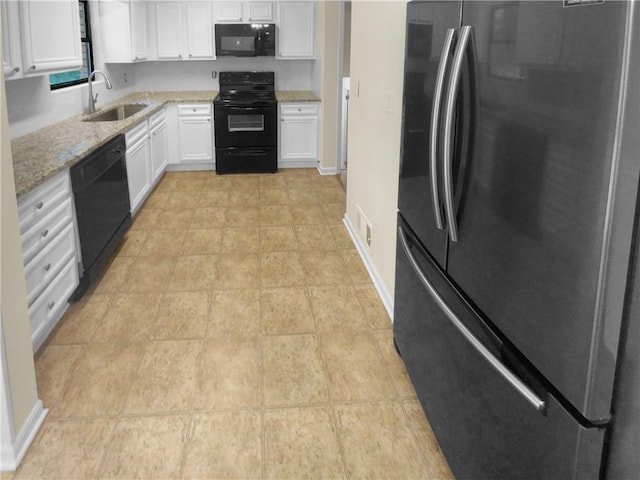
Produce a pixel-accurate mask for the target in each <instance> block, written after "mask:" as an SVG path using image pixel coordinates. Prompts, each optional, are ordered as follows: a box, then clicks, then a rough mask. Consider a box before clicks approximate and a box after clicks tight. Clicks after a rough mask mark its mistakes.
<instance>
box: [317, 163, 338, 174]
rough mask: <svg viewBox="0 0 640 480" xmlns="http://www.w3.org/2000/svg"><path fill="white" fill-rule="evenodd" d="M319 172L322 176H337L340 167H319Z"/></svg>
mask: <svg viewBox="0 0 640 480" xmlns="http://www.w3.org/2000/svg"><path fill="white" fill-rule="evenodd" d="M318 172H320V175H337V174H338V167H329V168H323V167H322V166H320V165H318Z"/></svg>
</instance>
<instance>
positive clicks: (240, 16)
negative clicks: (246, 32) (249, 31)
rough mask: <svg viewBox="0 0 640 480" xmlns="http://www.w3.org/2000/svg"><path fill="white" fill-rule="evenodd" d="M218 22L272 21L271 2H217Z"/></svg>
mask: <svg viewBox="0 0 640 480" xmlns="http://www.w3.org/2000/svg"><path fill="white" fill-rule="evenodd" d="M216 7H217V12H216V13H217V15H216V21H217V22H219V23H225V22H229V23H234V22H236V23H240V22H265V23H267V22H273V2H233V1H232V2H217V3H216Z"/></svg>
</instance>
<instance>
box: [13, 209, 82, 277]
mask: <svg viewBox="0 0 640 480" xmlns="http://www.w3.org/2000/svg"><path fill="white" fill-rule="evenodd" d="M72 222H73V204H72V202H71V197H67V198H66V199H65V200H64V201H63V202H62V203H61V204H60V205H58V206H57V207H55V208H54V209H53V211H51V213H49V214H48V215H47V216H46V217H44V218H42V219H40V221H39V222H36V223H35V224H34V225H33V226H32V227H31V228H29V229H28V230H27V231H26V232H24V233H23V234H22V259H23V262H24V264H25V265H26V264H27V262H29V260H31V259H32V258H33V257H34V256H35V255H36V254H37V253H38V252H39V251H40V250H42V249H43V248H44V247H45V246H47V245H48V244H49V242H50V241H51V240H52V239H53V238H55V236H56V235H58V233H60V232H61V231H62V230H63V229H64V228H65V227H66V226H67V224H69V223H72Z"/></svg>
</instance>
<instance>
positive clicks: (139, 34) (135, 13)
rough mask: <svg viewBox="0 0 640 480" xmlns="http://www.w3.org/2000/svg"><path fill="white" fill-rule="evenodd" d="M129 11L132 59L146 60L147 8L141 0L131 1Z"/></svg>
mask: <svg viewBox="0 0 640 480" xmlns="http://www.w3.org/2000/svg"><path fill="white" fill-rule="evenodd" d="M130 8H131V10H130V13H131V53H132V56H133V60H146V59H147V58H148V57H149V46H148V43H147V9H146V6H145V3H144V2H142V1H132V2H131V5H130Z"/></svg>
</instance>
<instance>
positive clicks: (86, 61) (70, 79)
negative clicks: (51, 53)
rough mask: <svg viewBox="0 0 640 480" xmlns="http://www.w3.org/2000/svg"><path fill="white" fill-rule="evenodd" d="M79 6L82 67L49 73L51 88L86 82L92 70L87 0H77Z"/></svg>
mask: <svg viewBox="0 0 640 480" xmlns="http://www.w3.org/2000/svg"><path fill="white" fill-rule="evenodd" d="M78 3H79V6H80V41H81V42H82V67H81V68H80V70H74V71H72V72H62V73H54V74H53V75H49V84H50V85H51V90H56V89H58V88H64V87H70V86H71V85H78V84H80V83H87V78H88V77H89V74H90V73H91V71H92V70H93V53H92V49H91V25H90V21H89V2H88V0H78Z"/></svg>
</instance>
